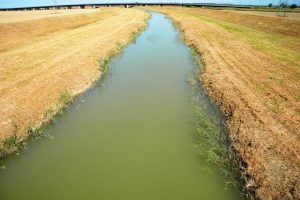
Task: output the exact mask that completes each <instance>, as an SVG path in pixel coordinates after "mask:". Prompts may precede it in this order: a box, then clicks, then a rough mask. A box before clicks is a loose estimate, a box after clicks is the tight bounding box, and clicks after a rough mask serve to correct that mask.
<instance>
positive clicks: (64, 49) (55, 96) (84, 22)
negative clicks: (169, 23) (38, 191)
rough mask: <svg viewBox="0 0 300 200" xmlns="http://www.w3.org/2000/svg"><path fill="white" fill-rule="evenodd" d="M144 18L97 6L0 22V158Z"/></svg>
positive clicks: (89, 77) (77, 89)
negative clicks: (76, 11) (73, 11)
mask: <svg viewBox="0 0 300 200" xmlns="http://www.w3.org/2000/svg"><path fill="white" fill-rule="evenodd" d="M40 14H41V13H40V12H38V15H40ZM20 17H22V16H20ZM147 18H148V14H147V13H145V12H143V11H140V10H135V9H121V8H102V9H101V10H99V11H95V12H90V13H84V14H77V15H64V16H56V15H54V17H51V16H50V17H47V18H43V19H35V20H29V21H28V20H25V21H21V22H12V23H2V24H0V38H1V49H0V144H1V145H0V146H1V150H3V151H2V155H0V157H1V156H3V155H4V154H6V153H9V152H12V151H15V150H16V148H17V146H18V144H20V143H21V141H22V140H24V139H25V138H27V137H28V136H29V135H30V134H31V133H32V132H33V131H34V130H35V129H36V128H37V127H39V126H41V125H42V124H43V123H44V122H47V121H48V120H50V119H51V118H52V117H53V116H54V115H55V114H56V113H57V112H58V111H59V110H60V109H61V108H63V107H64V106H66V105H68V104H69V103H70V101H72V98H73V97H74V96H75V95H77V94H79V93H81V92H83V91H84V90H86V89H87V88H89V87H90V86H91V84H92V83H93V82H94V81H95V80H97V79H98V78H99V76H100V74H101V73H102V72H103V70H104V69H102V68H101V66H100V65H105V64H106V63H107V60H108V59H109V58H110V57H111V56H112V55H114V54H116V53H117V52H119V51H120V50H121V48H122V47H123V46H124V45H126V44H127V43H128V42H130V41H131V40H132V39H133V37H134V36H135V35H136V33H138V32H139V31H140V30H141V29H143V28H144V27H145V26H146V22H145V21H146V19H147Z"/></svg>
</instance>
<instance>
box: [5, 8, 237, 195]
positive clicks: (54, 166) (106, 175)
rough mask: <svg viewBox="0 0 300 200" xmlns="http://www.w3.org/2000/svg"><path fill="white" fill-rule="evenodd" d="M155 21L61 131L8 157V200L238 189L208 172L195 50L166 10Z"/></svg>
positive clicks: (63, 119) (52, 130)
mask: <svg viewBox="0 0 300 200" xmlns="http://www.w3.org/2000/svg"><path fill="white" fill-rule="evenodd" d="M148 25H149V26H148V28H147V29H146V31H144V32H143V33H142V34H141V35H140V36H139V37H138V38H137V40H136V42H135V43H133V44H131V45H129V46H128V47H127V48H126V49H124V51H123V53H122V54H121V55H119V56H118V57H117V58H115V59H114V60H113V61H112V63H111V67H110V72H109V74H108V75H107V76H106V77H105V78H104V80H103V82H102V83H103V84H102V85H101V86H95V87H94V88H93V89H91V90H89V91H88V92H87V93H85V94H84V95H82V96H80V97H78V98H76V101H75V103H74V104H73V105H72V106H71V107H70V108H69V109H68V110H67V111H65V113H64V114H63V115H62V116H60V117H58V118H57V119H56V121H55V123H54V124H52V125H50V126H49V127H47V128H46V129H45V130H44V131H45V132H46V133H47V134H50V135H52V136H53V137H54V139H52V140H51V139H48V138H43V139H39V140H35V141H32V142H31V143H30V145H29V147H28V149H27V150H24V151H22V152H21V153H20V155H19V156H12V157H10V158H7V159H6V160H4V164H5V166H6V170H3V171H2V172H1V173H0V199H1V200H20V199H22V200H40V199H43V200H53V199H55V200H60V199H61V200H66V199H72V200H77V199H78V200H82V199H103V200H160V199H161V200H194V199H195V200H196V199H197V200H199V199H220V200H221V199H222V200H225V199H236V198H237V197H238V196H237V194H236V193H235V192H233V191H225V190H224V178H223V177H221V176H217V175H214V174H208V173H206V172H205V171H203V170H202V169H203V168H204V167H206V166H205V165H206V164H205V162H203V161H201V159H199V157H198V156H197V155H196V154H195V153H194V151H193V148H192V144H193V142H194V134H193V133H194V132H195V128H196V127H195V125H194V115H193V110H192V109H193V105H192V104H191V103H190V101H189V98H188V97H189V96H190V95H191V92H190V91H191V89H190V86H189V84H188V83H187V77H188V75H189V74H190V73H191V72H192V71H193V69H194V68H195V64H194V62H193V60H192V59H191V52H190V50H189V49H188V48H187V47H186V46H185V45H184V44H183V43H182V42H181V41H180V39H179V33H178V32H177V31H176V29H175V28H174V27H173V26H172V24H171V22H170V21H169V20H168V19H166V18H165V17H164V15H161V14H158V13H152V18H151V20H150V21H149V24H148ZM202 103H203V104H205V101H204V102H202ZM205 106H206V107H207V106H208V107H209V105H204V107H205ZM213 114H214V113H213ZM207 115H212V114H211V113H207Z"/></svg>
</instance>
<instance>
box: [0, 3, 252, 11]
mask: <svg viewBox="0 0 300 200" xmlns="http://www.w3.org/2000/svg"><path fill="white" fill-rule="evenodd" d="M110 6H124V7H125V8H130V7H133V6H182V7H233V8H251V6H250V5H234V4H213V3H138V2H136V3H97V4H68V5H48V6H34V7H17V8H0V11H26V10H66V9H96V8H100V7H110Z"/></svg>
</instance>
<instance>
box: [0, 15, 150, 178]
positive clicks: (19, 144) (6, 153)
mask: <svg viewBox="0 0 300 200" xmlns="http://www.w3.org/2000/svg"><path fill="white" fill-rule="evenodd" d="M150 18H151V16H150V14H149V15H148V17H147V18H146V19H145V25H144V26H143V27H140V28H139V29H138V31H137V32H132V34H131V37H130V39H129V40H128V42H127V43H125V44H123V45H118V49H117V50H115V51H111V52H110V54H109V55H108V56H107V57H105V58H102V59H99V61H98V62H99V76H98V78H97V79H95V80H93V81H92V82H91V83H90V85H89V86H88V88H86V89H84V90H83V91H81V92H79V93H76V94H71V93H67V94H66V95H67V96H66V101H63V102H60V103H62V105H61V106H58V107H56V108H55V109H54V110H53V111H52V112H51V114H50V115H47V116H46V118H44V119H42V121H40V122H39V124H38V125H36V126H34V127H30V128H29V129H28V130H27V132H26V134H24V135H25V136H24V137H22V138H17V137H16V135H12V136H11V137H9V138H7V139H6V140H5V141H9V140H11V141H12V144H11V146H10V147H9V148H5V147H4V146H3V145H1V146H0V172H1V170H4V169H5V165H3V164H2V162H1V161H2V160H3V159H5V158H7V157H10V156H14V155H19V153H20V151H22V149H26V148H27V145H28V143H30V141H31V140H34V139H39V138H40V137H51V136H49V135H45V134H44V132H43V129H45V128H46V127H48V126H51V125H52V124H53V122H54V121H55V119H56V118H57V117H60V116H61V115H63V113H64V112H65V111H66V110H67V109H69V108H70V106H71V105H72V104H73V102H74V101H76V98H78V97H80V96H83V95H85V94H86V93H87V92H88V91H89V90H91V89H93V88H94V87H96V86H97V85H101V84H102V82H103V80H104V79H105V77H106V76H107V74H108V73H109V63H110V62H111V60H112V59H114V58H115V57H117V56H118V55H119V54H122V52H123V50H124V49H125V48H126V47H127V46H128V45H130V44H132V43H134V42H135V40H136V38H137V37H138V36H139V35H140V34H141V33H142V32H143V31H145V30H146V29H147V27H148V21H149V19H150ZM60 103H59V104H60ZM5 141H4V142H5ZM1 147H2V148H1Z"/></svg>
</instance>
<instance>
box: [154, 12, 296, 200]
mask: <svg viewBox="0 0 300 200" xmlns="http://www.w3.org/2000/svg"><path fill="white" fill-rule="evenodd" d="M153 9H155V10H158V11H160V12H163V13H166V14H168V15H169V17H171V18H172V20H173V21H174V22H175V24H176V25H177V26H178V28H179V29H180V30H181V32H182V33H183V37H184V41H185V42H186V44H188V45H190V46H192V47H193V48H194V49H195V50H196V52H197V53H198V54H199V56H200V58H201V60H202V62H203V65H204V69H203V71H202V73H201V74H200V75H199V78H200V80H201V81H202V83H203V85H204V87H205V88H206V90H207V93H208V95H209V96H210V97H211V98H212V99H213V100H214V101H215V102H216V103H217V104H218V105H219V106H220V108H221V110H222V112H223V114H224V116H225V119H226V121H227V124H228V128H229V131H230V139H231V142H232V144H233V146H234V148H235V150H236V151H237V154H238V155H239V156H240V157H241V159H242V161H243V162H244V166H243V167H244V168H245V171H246V173H247V176H249V177H248V178H247V181H248V182H247V184H246V187H247V189H248V191H253V192H254V195H255V196H256V197H257V198H258V199H300V21H299V20H292V19H289V18H276V17H268V16H262V15H249V14H243V13H238V12H235V11H224V10H212V9H200V8H180V7H168V8H166V7H155V8H153Z"/></svg>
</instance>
